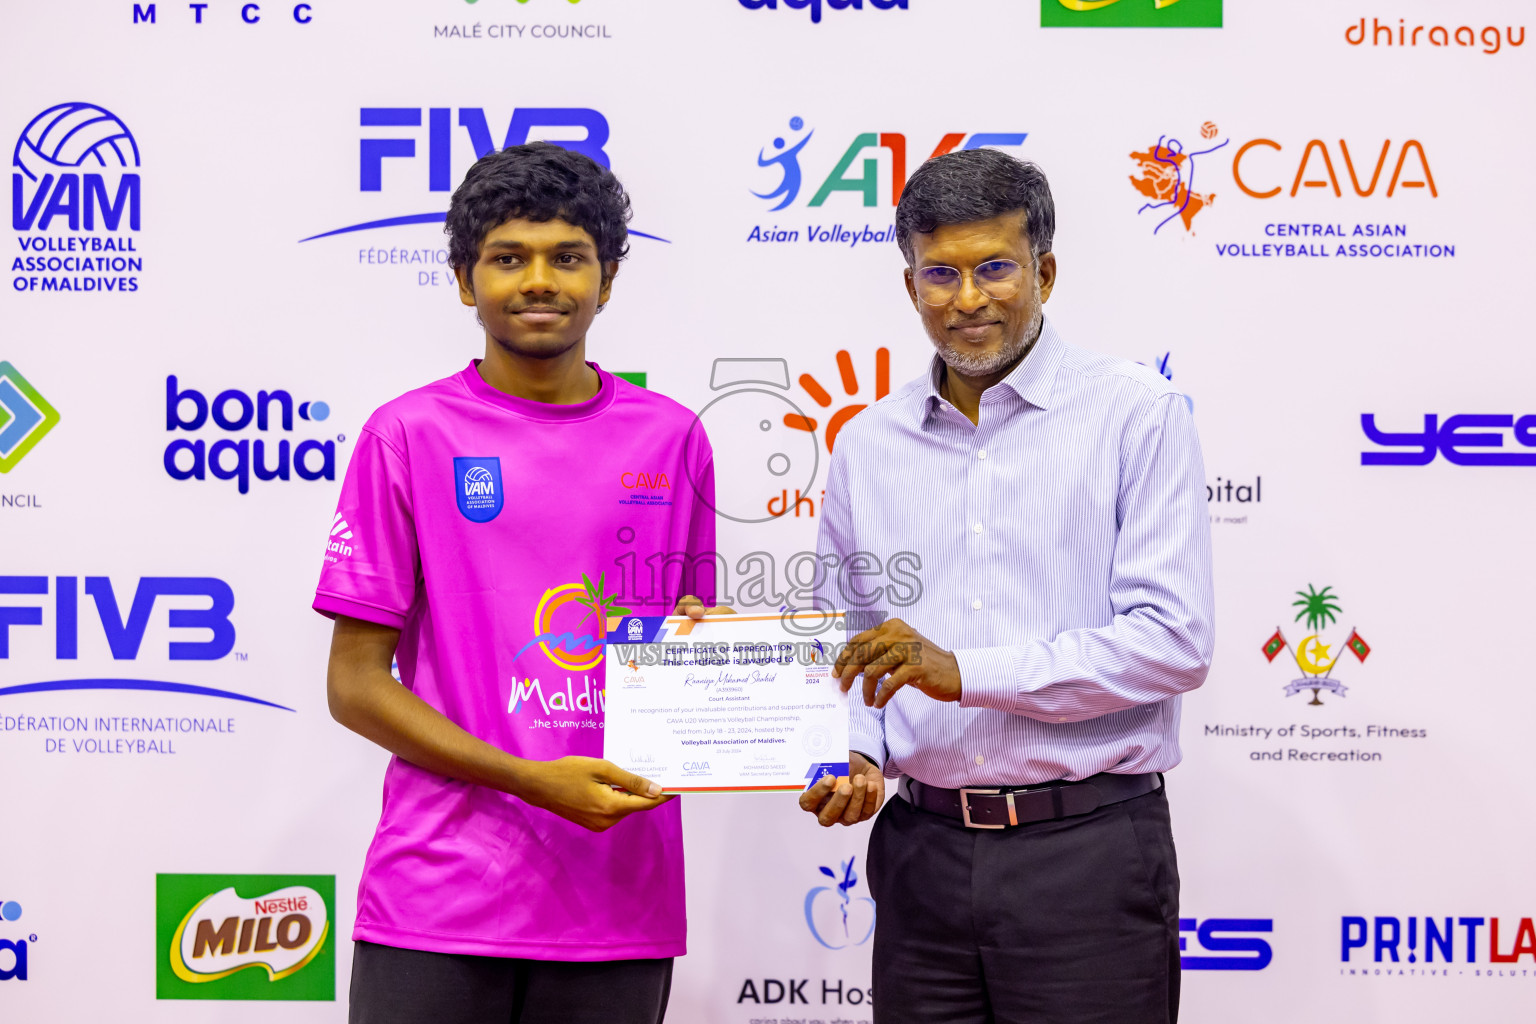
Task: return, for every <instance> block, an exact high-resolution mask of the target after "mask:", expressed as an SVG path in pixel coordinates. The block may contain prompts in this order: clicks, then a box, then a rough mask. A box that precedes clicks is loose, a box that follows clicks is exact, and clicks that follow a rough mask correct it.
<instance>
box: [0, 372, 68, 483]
mask: <svg viewBox="0 0 1536 1024" xmlns="http://www.w3.org/2000/svg"><path fill="white" fill-rule="evenodd" d="M58 422H59V412H58V410H57V409H55V408H54V407H53V406H51V405H49V404H48V400H47V399H46V398H44V397H43V396H42V395H41V394H39V393H38V390H37V388H35V387H33V386H32V383H31V382H30V381H28V380H27V378H25V377H23V376H22V375H21V371H20V370H18V369H16V367H14V366H12V365H11V364H10V363H8V362H6V361H5V360H0V473H9V472H10V471H11V470H12V469H14V468H16V464H17V463H19V462H20V461H21V460H22V459H24V458H25V457H26V455H27V453H28V452H30V451H31V450H32V449H33V448H35V447H37V443H38V442H39V441H41V440H42V439H43V438H44V437H46V436H47V434H48V431H50V430H52V429H53V428H54V427H55V426H57V425H58Z"/></svg>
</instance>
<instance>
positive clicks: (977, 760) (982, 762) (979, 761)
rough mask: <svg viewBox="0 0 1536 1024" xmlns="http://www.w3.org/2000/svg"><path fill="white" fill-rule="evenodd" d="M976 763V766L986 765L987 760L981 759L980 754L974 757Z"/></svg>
mask: <svg viewBox="0 0 1536 1024" xmlns="http://www.w3.org/2000/svg"><path fill="white" fill-rule="evenodd" d="M976 763H977V764H986V763H987V759H986V758H984V757H982V756H981V755H980V754H977V755H976Z"/></svg>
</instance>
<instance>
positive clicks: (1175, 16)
mask: <svg viewBox="0 0 1536 1024" xmlns="http://www.w3.org/2000/svg"><path fill="white" fill-rule="evenodd" d="M1040 24H1041V25H1042V26H1044V27H1045V28H1221V0H1040Z"/></svg>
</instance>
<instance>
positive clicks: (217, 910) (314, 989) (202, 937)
mask: <svg viewBox="0 0 1536 1024" xmlns="http://www.w3.org/2000/svg"><path fill="white" fill-rule="evenodd" d="M247 893H248V894H249V895H245V894H247ZM335 902H336V879H335V876H333V875H158V876H156V879H155V905H156V906H155V911H156V913H155V917H156V946H157V950H158V956H157V957H156V960H157V977H156V986H155V995H156V997H157V998H159V999H315V1000H329V999H334V998H336V964H335V948H334V947H335V944H334V943H333V942H331V941H330V939H331V913H330V908H331V907H332V906H334V905H335Z"/></svg>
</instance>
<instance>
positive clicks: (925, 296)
mask: <svg viewBox="0 0 1536 1024" xmlns="http://www.w3.org/2000/svg"><path fill="white" fill-rule="evenodd" d="M1039 258H1040V257H1038V256H1036V257H1035V259H1033V260H1030V261H1029V263H1027V264H1025V265H1024V266H1031V265H1033V264H1034V263H1035V261H1036V260H1038V259H1039ZM965 277H966V274H965V272H964V271H962V270H957V269H955V268H954V267H943V266H933V267H920V268H919V269H918V270H916V271H914V272H913V274H912V287H913V290H914V291H916V292H917V297H918V298H919V299H922V300H923V301H924V302H926V303H927V304H928V305H930V306H947V305H949V304H950V303H951V302H954V301H955V296H957V295H959V294H960V287H961V285H962V284H963V283H964V281H965ZM970 277H971V280H973V281H975V282H976V287H977V289H979V290H980V291H981V293H982V294H983V295H985V296H987V297H988V298H992V299H996V300H998V301H999V302H1005V301H1007V300H1008V299H1011V298H1013V297H1014V296H1015V295H1017V294H1019V289H1020V288H1022V287H1024V267H1022V266H1020V265H1019V264H1017V263H1015V262H1014V261H1013V260H988V261H987V262H985V263H981V264H978V265H977V266H976V269H975V270H972V271H971V272H970Z"/></svg>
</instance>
